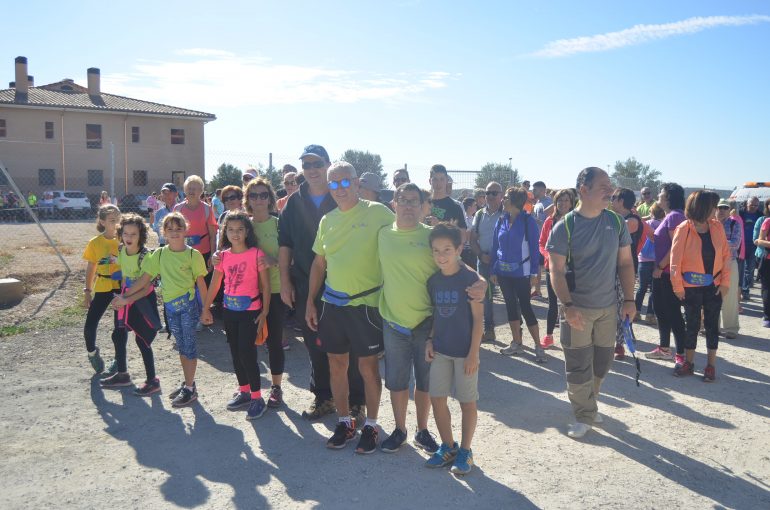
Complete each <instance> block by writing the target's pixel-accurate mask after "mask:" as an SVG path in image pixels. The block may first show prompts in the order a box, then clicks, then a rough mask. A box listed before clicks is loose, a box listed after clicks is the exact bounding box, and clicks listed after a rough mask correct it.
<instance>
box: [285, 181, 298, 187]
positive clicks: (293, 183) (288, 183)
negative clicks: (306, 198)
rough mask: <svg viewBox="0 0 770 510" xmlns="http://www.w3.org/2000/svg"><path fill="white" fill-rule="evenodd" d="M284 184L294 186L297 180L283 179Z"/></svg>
mask: <svg viewBox="0 0 770 510" xmlns="http://www.w3.org/2000/svg"><path fill="white" fill-rule="evenodd" d="M283 185H284V186H296V185H297V181H283Z"/></svg>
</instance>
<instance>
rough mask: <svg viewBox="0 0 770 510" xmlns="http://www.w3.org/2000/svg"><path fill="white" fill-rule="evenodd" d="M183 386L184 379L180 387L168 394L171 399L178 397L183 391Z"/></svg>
mask: <svg viewBox="0 0 770 510" xmlns="http://www.w3.org/2000/svg"><path fill="white" fill-rule="evenodd" d="M182 388H184V381H182V382H181V383H180V384H179V387H178V388H177V389H175V390H174V391H172V392H171V393H169V394H168V398H170V399H171V400H174V399H175V398H176V397H178V396H179V394H180V393H182Z"/></svg>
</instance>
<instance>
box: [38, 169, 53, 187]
mask: <svg viewBox="0 0 770 510" xmlns="http://www.w3.org/2000/svg"><path fill="white" fill-rule="evenodd" d="M37 184H38V185H39V186H55V185H56V171H55V170H54V169H53V168H41V169H40V170H38V171H37Z"/></svg>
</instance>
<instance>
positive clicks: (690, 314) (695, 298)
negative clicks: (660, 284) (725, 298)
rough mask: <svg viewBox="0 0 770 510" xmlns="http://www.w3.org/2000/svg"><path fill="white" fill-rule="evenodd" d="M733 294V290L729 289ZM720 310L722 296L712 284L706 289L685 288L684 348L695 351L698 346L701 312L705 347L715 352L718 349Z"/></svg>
mask: <svg viewBox="0 0 770 510" xmlns="http://www.w3.org/2000/svg"><path fill="white" fill-rule="evenodd" d="M730 292H735V289H730ZM721 309H722V296H721V295H720V294H718V293H717V288H716V287H715V286H714V285H713V284H712V285H709V286H707V287H685V289H684V316H685V319H686V323H687V336H686V337H685V338H686V340H685V345H684V348H685V349H687V350H695V348H696V347H697V345H698V332H699V331H700V316H701V312H703V327H704V328H705V329H706V347H708V349H710V350H716V349H717V348H718V347H719V312H720V310H721Z"/></svg>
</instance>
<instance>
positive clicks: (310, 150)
mask: <svg viewBox="0 0 770 510" xmlns="http://www.w3.org/2000/svg"><path fill="white" fill-rule="evenodd" d="M305 156H318V157H319V158H321V159H323V160H324V161H330V159H329V153H328V152H326V149H324V148H323V146H321V145H308V146H307V147H305V150H303V151H302V156H300V157H299V159H302V158H304V157H305Z"/></svg>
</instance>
